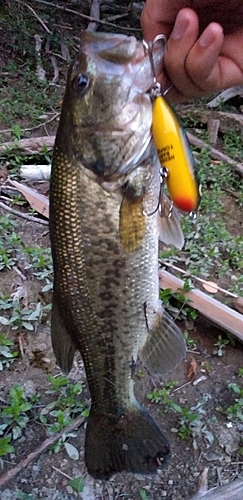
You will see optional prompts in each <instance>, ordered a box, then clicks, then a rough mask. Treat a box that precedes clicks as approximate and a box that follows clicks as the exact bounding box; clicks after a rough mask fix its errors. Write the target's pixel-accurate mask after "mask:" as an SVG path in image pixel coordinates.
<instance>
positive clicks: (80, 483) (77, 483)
mask: <svg viewBox="0 0 243 500" xmlns="http://www.w3.org/2000/svg"><path fill="white" fill-rule="evenodd" d="M69 484H70V486H72V488H73V489H74V490H75V491H77V492H78V493H81V492H82V491H83V489H84V478H83V477H75V478H74V479H71V481H70V483H69Z"/></svg>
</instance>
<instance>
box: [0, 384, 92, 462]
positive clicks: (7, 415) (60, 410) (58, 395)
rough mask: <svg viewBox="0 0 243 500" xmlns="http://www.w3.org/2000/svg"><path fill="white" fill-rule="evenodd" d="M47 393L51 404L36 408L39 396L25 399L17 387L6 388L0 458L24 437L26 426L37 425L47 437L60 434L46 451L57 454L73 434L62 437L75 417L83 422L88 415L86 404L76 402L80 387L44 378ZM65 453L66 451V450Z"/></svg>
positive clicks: (0, 424) (0, 418)
mask: <svg viewBox="0 0 243 500" xmlns="http://www.w3.org/2000/svg"><path fill="white" fill-rule="evenodd" d="M47 380H48V382H49V389H48V390H46V391H45V396H46V398H50V395H51V402H50V403H48V404H47V405H45V406H43V404H42V405H40V403H39V399H40V394H38V393H36V394H34V395H33V396H31V397H29V396H27V395H26V394H25V392H24V389H23V388H22V387H20V386H19V385H18V384H16V385H14V386H13V387H11V388H10V390H9V394H8V397H7V401H6V403H5V404H4V405H1V406H2V409H1V410H0V456H1V457H5V456H7V455H8V454H9V453H12V452H14V450H15V443H16V442H17V441H18V440H19V439H20V438H21V437H22V436H24V433H25V430H26V428H27V426H28V425H30V423H33V422H37V423H39V424H41V425H42V426H44V427H45V429H46V432H47V434H49V435H51V434H56V433H60V432H62V437H61V438H60V439H59V440H58V441H57V442H56V443H55V444H54V445H53V446H52V447H51V448H50V452H54V453H57V452H59V451H60V449H61V448H62V447H63V446H64V447H65V444H67V443H68V440H69V439H70V438H71V437H74V435H75V433H70V434H68V433H65V429H66V427H68V426H69V425H70V424H71V423H72V422H73V420H74V419H75V418H76V417H77V415H81V416H83V417H84V418H87V417H88V414H89V403H88V401H87V400H86V399H80V397H79V396H80V395H81V394H82V391H83V386H82V384H81V383H72V382H71V381H70V380H69V379H68V378H67V377H64V376H62V375H61V376H58V377H53V376H52V375H48V376H47ZM67 450H68V447H67Z"/></svg>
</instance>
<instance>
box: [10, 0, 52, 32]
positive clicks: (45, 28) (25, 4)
mask: <svg viewBox="0 0 243 500" xmlns="http://www.w3.org/2000/svg"><path fill="white" fill-rule="evenodd" d="M15 2H17V3H19V4H20V5H23V7H27V9H29V10H30V11H31V12H32V14H33V15H34V16H35V17H36V19H37V21H39V23H40V24H41V26H42V28H44V30H46V32H47V33H48V34H49V35H50V34H51V31H50V30H49V28H47V26H46V24H45V23H44V21H42V19H41V18H40V17H39V16H38V14H36V12H35V10H34V9H32V7H30V5H28V4H27V3H25V2H22V1H21V0H15Z"/></svg>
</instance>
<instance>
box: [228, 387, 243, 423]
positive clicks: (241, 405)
mask: <svg viewBox="0 0 243 500" xmlns="http://www.w3.org/2000/svg"><path fill="white" fill-rule="evenodd" d="M229 389H231V390H232V391H233V393H234V394H235V395H236V398H235V402H234V404H232V405H231V406H229V407H228V408H227V410H226V411H227V415H228V418H230V419H232V418H237V419H239V420H241V421H243V388H241V387H239V386H238V385H237V384H235V383H231V384H229Z"/></svg>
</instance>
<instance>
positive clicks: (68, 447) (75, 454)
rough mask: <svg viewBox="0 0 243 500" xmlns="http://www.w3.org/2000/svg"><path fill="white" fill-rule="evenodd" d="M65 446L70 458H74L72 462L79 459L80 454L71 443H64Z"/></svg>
mask: <svg viewBox="0 0 243 500" xmlns="http://www.w3.org/2000/svg"><path fill="white" fill-rule="evenodd" d="M64 446H65V449H66V452H67V454H68V456H69V457H70V458H72V460H78V459H79V452H78V450H77V448H75V446H73V445H72V444H70V443H64Z"/></svg>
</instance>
